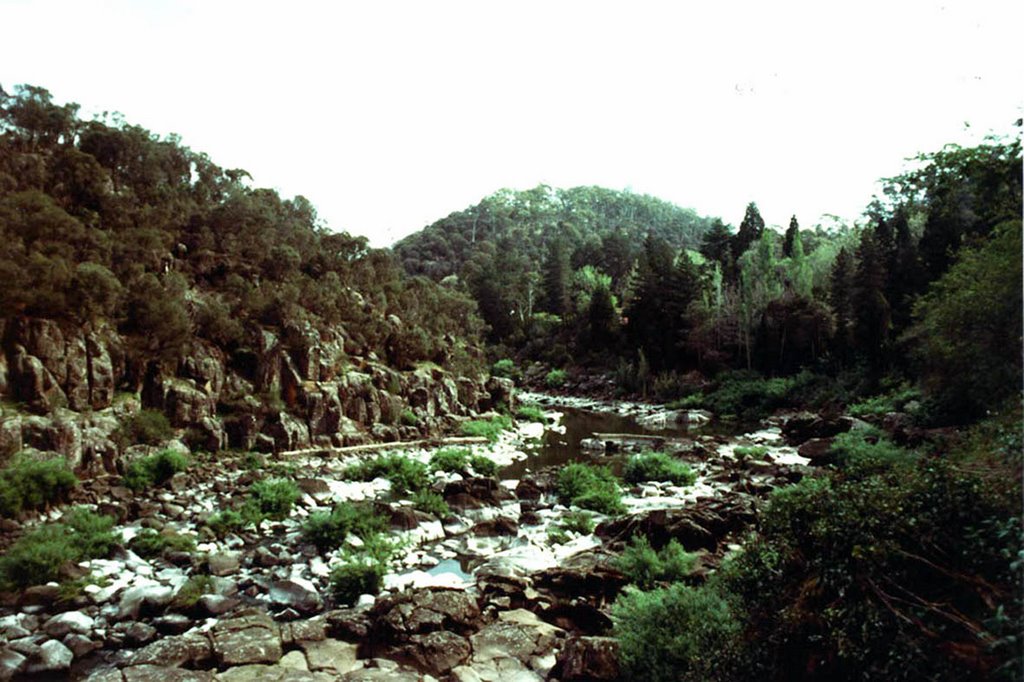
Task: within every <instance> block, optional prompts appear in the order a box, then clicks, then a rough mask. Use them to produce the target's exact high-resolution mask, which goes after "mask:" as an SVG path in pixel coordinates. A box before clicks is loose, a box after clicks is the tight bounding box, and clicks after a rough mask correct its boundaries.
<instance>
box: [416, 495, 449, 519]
mask: <svg viewBox="0 0 1024 682" xmlns="http://www.w3.org/2000/svg"><path fill="white" fill-rule="evenodd" d="M412 504H413V506H414V507H415V508H416V509H419V510H420V511H421V512H426V513H427V514H433V515H434V516H436V517H437V518H439V519H446V518H448V516H450V515H451V513H452V510H451V509H449V508H448V503H447V502H445V501H444V497H442V496H441V495H439V494H438V493H435V492H431V491H429V490H420V491H418V492H417V493H416V494H415V495H413V496H412Z"/></svg>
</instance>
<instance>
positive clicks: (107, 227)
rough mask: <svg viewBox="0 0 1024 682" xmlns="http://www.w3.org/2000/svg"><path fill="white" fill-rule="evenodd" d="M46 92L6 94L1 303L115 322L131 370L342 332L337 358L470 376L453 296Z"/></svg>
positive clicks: (464, 326) (240, 175)
mask: <svg viewBox="0 0 1024 682" xmlns="http://www.w3.org/2000/svg"><path fill="white" fill-rule="evenodd" d="M77 110H78V107H77V105H74V104H65V105H58V104H55V103H54V102H53V100H52V98H51V96H50V94H49V93H48V92H47V91H46V90H45V89H42V88H38V87H31V86H21V87H18V88H16V89H15V91H14V94H13V95H7V94H5V93H0V131H2V136H0V239H2V240H3V243H4V249H3V252H2V255H0V273H2V279H3V280H4V286H3V289H2V291H0V310H2V311H3V317H4V318H8V319H9V318H11V317H13V316H35V317H43V318H49V319H54V320H60V321H64V322H69V323H72V324H75V325H84V326H89V327H111V328H116V329H117V330H118V331H119V332H121V333H122V334H124V335H125V336H126V337H127V338H129V339H130V341H131V344H130V350H131V356H132V361H133V363H134V364H136V365H138V366H139V367H140V371H143V369H144V368H145V367H146V366H147V365H148V364H149V363H151V362H154V361H156V362H162V363H164V364H165V365H169V366H170V367H172V368H173V366H174V364H175V363H176V362H177V361H179V360H180V359H182V358H183V357H184V356H185V355H186V353H187V350H188V347H189V346H190V344H193V343H194V341H195V340H197V339H203V340H206V341H209V342H211V343H213V344H215V345H217V346H218V347H221V348H223V349H225V351H226V352H228V353H229V354H242V353H244V351H245V349H247V348H251V347H252V346H253V345H254V343H255V340H256V336H257V335H258V332H259V329H261V328H269V329H275V330H279V331H282V332H284V331H288V330H291V333H293V334H299V335H302V334H304V333H305V330H306V329H307V328H320V329H325V328H333V329H335V330H339V329H340V330H343V331H342V334H343V336H344V339H345V341H344V343H345V346H346V351H347V352H348V353H350V354H352V355H361V356H366V355H369V354H370V353H375V354H376V355H377V356H379V357H380V358H382V359H383V360H385V361H386V362H388V363H389V364H391V365H393V366H395V367H399V368H405V367H409V366H412V365H413V364H414V363H415V362H417V361H422V360H432V361H437V362H438V363H439V364H442V365H446V366H447V365H451V364H452V363H454V364H455V365H458V366H459V367H466V368H471V367H472V366H473V364H474V363H475V362H476V360H475V355H474V353H476V350H475V348H476V344H477V341H478V333H479V329H480V325H479V323H478V321H477V317H476V314H475V306H474V304H473V302H472V301H471V300H470V299H468V298H467V297H466V296H465V295H463V294H460V293H459V292H458V291H455V290H453V289H452V288H450V287H443V286H438V285H435V284H434V283H433V282H431V281H429V280H427V279H425V278H411V277H405V276H404V275H403V273H402V271H401V268H400V267H399V266H397V265H396V263H395V260H394V258H393V257H392V255H391V253H390V252H389V251H387V250H378V249H370V248H368V246H367V242H366V240H365V238H362V237H353V236H351V235H349V234H346V233H335V232H331V231H329V230H326V229H324V227H323V226H322V225H320V223H319V222H318V220H317V215H316V211H315V209H314V208H313V206H312V205H311V204H310V203H309V202H308V201H307V200H306V199H304V198H303V197H301V196H299V197H295V198H293V199H283V198H281V197H280V196H278V194H277V193H276V192H274V191H273V190H267V189H260V188H255V187H252V186H251V183H250V182H249V177H248V174H247V173H246V172H245V171H243V170H237V169H223V168H220V167H218V166H217V165H216V164H215V163H213V162H212V161H211V160H210V159H209V158H208V157H207V156H206V155H205V154H202V153H197V152H194V151H192V150H190V149H188V148H187V147H185V146H183V145H182V144H181V142H180V140H179V139H178V138H176V137H175V136H173V135H172V136H169V137H167V138H164V139H161V138H160V137H158V136H157V135H154V134H153V133H151V132H149V131H148V130H145V129H143V128H140V127H138V126H134V125H130V124H128V123H127V122H125V121H123V120H121V118H120V117H119V116H117V115H114V116H110V117H107V118H106V119H103V120H91V121H85V120H82V119H80V118H79V117H78V115H77Z"/></svg>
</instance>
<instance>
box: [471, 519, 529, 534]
mask: <svg viewBox="0 0 1024 682" xmlns="http://www.w3.org/2000/svg"><path fill="white" fill-rule="evenodd" d="M470 533H471V534H473V535H477V536H480V537H501V536H504V537H515V536H516V535H518V534H519V524H518V523H516V521H515V519H512V518H509V517H507V516H497V517H495V518H493V519H489V520H487V521H481V522H480V523H478V524H476V525H475V526H473V528H472V529H470Z"/></svg>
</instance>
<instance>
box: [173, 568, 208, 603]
mask: <svg viewBox="0 0 1024 682" xmlns="http://www.w3.org/2000/svg"><path fill="white" fill-rule="evenodd" d="M215 587H216V586H215V585H214V582H213V578H212V577H210V576H208V575H193V576H190V577H189V579H188V580H186V581H185V583H184V584H183V585H182V586H181V587H180V588H178V592H177V593H176V594H175V595H174V599H172V600H171V607H172V608H176V609H191V608H192V607H193V606H195V605H196V604H197V603H198V602H199V598H200V597H202V596H203V595H204V594H211V593H212V592H213V591H214V589H215Z"/></svg>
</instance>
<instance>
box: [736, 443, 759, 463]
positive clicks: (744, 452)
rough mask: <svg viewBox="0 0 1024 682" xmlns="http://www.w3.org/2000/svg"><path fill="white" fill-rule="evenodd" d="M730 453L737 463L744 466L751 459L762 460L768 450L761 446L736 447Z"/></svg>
mask: <svg viewBox="0 0 1024 682" xmlns="http://www.w3.org/2000/svg"><path fill="white" fill-rule="evenodd" d="M732 453H733V455H734V456H735V457H736V461H737V462H739V463H741V464H745V463H746V462H748V461H750V460H752V459H758V460H763V459H764V458H765V457H766V456H767V455H768V448H766V447H765V446H763V445H737V446H736V447H735V448H733V450H732Z"/></svg>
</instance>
